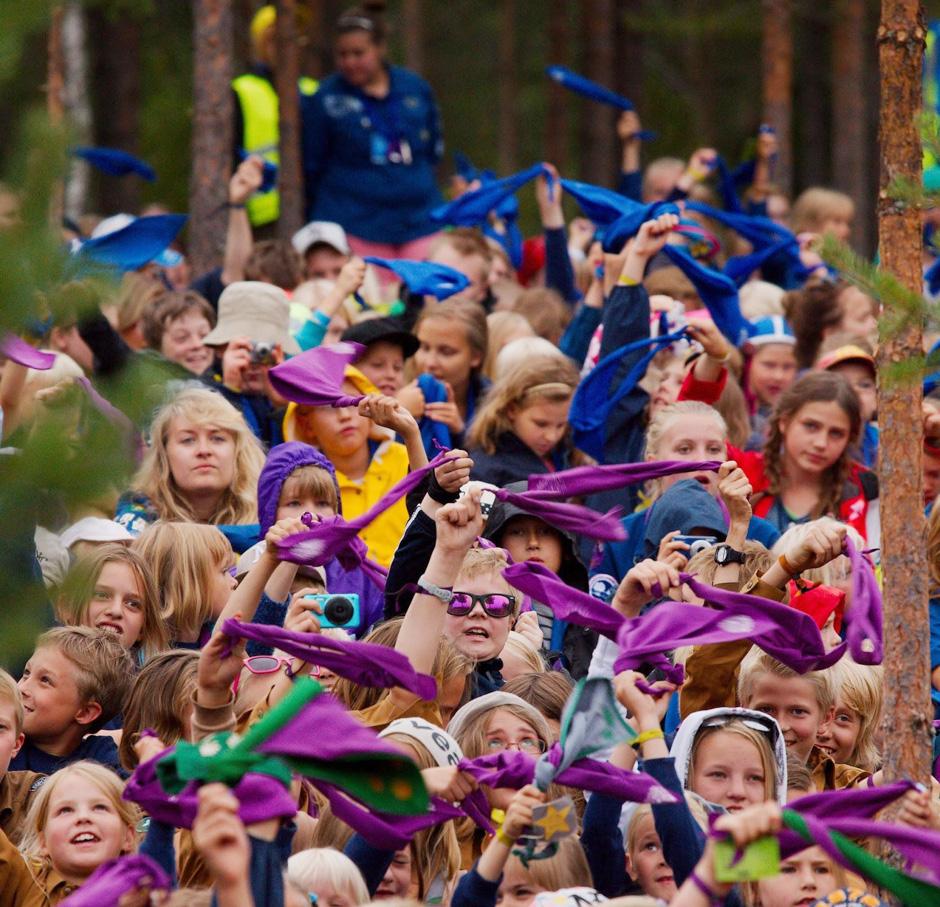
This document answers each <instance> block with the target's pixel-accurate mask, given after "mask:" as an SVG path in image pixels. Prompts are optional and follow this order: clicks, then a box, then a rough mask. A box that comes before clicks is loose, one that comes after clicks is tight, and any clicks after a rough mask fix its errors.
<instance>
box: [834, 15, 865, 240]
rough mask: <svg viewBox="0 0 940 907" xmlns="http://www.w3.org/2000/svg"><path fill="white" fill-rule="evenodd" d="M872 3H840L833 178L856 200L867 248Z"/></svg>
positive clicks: (858, 229) (857, 227)
mask: <svg viewBox="0 0 940 907" xmlns="http://www.w3.org/2000/svg"><path fill="white" fill-rule="evenodd" d="M866 5H867V3H866V0H840V2H839V3H838V5H837V9H836V15H835V20H834V22H835V24H834V28H833V32H832V174H833V177H834V182H835V186H836V188H837V189H840V190H841V191H842V192H845V193H846V194H847V195H849V196H851V198H852V200H853V201H854V202H855V210H856V212H857V214H856V217H855V222H854V230H853V232H854V237H853V238H854V240H855V244H856V246H857V247H858V248H864V249H867V248H869V247H870V243H871V235H870V233H871V231H870V225H871V216H870V214H871V212H870V210H868V208H869V206H868V204H867V201H868V196H869V193H868V152H869V149H868V144H867V142H866V141H865V133H866V122H867V117H866V113H867V111H866V100H867V98H866V94H865V40H866V36H867V33H866V30H865V7H866ZM866 213H868V215H869V216H868V217H866V216H865V214H866Z"/></svg>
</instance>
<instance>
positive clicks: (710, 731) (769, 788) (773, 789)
mask: <svg viewBox="0 0 940 907" xmlns="http://www.w3.org/2000/svg"><path fill="white" fill-rule="evenodd" d="M742 671H743V669H742ZM722 732H724V733H728V734H734V735H736V736H738V737H743V738H744V739H745V740H748V741H750V742H751V743H753V744H754V746H755V747H757V752H758V754H759V755H760V762H761V768H762V769H763V770H764V799H765V800H775V799H776V797H777V786H778V785H779V783H780V779H779V778H778V777H777V763H776V761H775V760H774V751H773V748H772V747H771V745H770V741H769V740H768V739H767V735H766V734H764V733H762V732H761V731H758V730H757V729H756V728H752V727H748V726H747V725H746V724H744V723H743V722H741V721H740V720H738V719H734V718H732V719H731V720H730V721H729V722H728V723H727V724H722V725H720V726H718V727H704V728H701V729H700V730H699V732H698V734H696V735H695V740H694V741H693V742H692V749H691V751H690V753H689V770H688V772H687V773H686V778H685V784H686V787H687V788H688V789H689V790H691V787H689V785H691V783H692V775H693V774H694V773H695V757H696V755H698V750H699V747H700V746H701V745H702V743H704V742H705V741H706V740H707V739H708V738H709V737H713V736H714V735H715V734H718V733H722Z"/></svg>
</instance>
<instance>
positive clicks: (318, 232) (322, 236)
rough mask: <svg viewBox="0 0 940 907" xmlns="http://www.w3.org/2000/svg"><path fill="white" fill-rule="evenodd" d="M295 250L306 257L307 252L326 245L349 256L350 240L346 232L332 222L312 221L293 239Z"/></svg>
mask: <svg viewBox="0 0 940 907" xmlns="http://www.w3.org/2000/svg"><path fill="white" fill-rule="evenodd" d="M291 243H293V246H294V248H295V249H296V250H297V252H298V253H299V254H300V255H306V254H307V250H308V249H309V248H310V247H311V246H314V245H316V244H317V243H325V244H326V245H328V246H329V247H330V248H331V249H335V250H336V251H337V252H339V254H340V255H349V254H350V249H349V240H347V239H346V231H345V230H344V229H343V228H342V227H341V226H340V225H339V224H336V223H333V221H330V220H312V221H310V223H309V224H306V225H305V226H303V227H301V228H300V229H299V230H298V231H297V232H296V233H295V234H294V236H293V238H292V239H291Z"/></svg>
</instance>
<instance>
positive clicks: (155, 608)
mask: <svg viewBox="0 0 940 907" xmlns="http://www.w3.org/2000/svg"><path fill="white" fill-rule="evenodd" d="M108 564H124V565H125V566H126V567H129V568H130V570H131V572H132V573H133V574H134V579H135V580H136V581H137V586H138V588H139V590H140V599H141V609H140V610H141V614H142V615H143V624H142V626H141V629H140V639H139V640H138V641H137V643H135V645H134V647H133V649H136V650H139V651H140V653H141V654H142V655H143V657H144V658H145V659H146V658H150V657H151V656H153V655H155V654H156V653H157V652H159V651H161V650H162V649H165V648H167V646H168V645H169V639H168V637H167V632H166V623H165V621H164V620H163V617H162V616H161V614H160V601H159V598H158V595H157V587H156V585H155V583H154V581H153V574H152V573H151V572H150V567H149V566H148V564H147V562H146V561H145V560H144V559H143V558H142V557H141V556H140V554H139V553H138V552H136V551H132V550H131V549H130V548H128V547H127V546H126V545H121V544H119V543H116V542H114V543H110V544H106V545H99V546H97V547H95V548H94V549H92V550H91V551H89V552H88V553H87V554H84V555H82V556H81V557H79V558H78V560H77V561H76V562H75V564H74V565H73V566H72V568H71V570H69V572H68V575H67V576H66V578H65V582H64V583H63V584H62V588H61V591H60V594H59V597H58V599H57V600H56V603H55V611H56V617H58V618H59V620H60V621H62V623H64V624H68V625H69V626H87V625H88V624H87V621H88V609H89V606H90V605H91V600H92V597H93V596H94V594H95V586H96V585H97V583H98V580H99V579H100V578H101V571H102V570H104V568H105V566H106V565H108Z"/></svg>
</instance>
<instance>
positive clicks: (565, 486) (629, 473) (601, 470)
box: [529, 460, 721, 500]
mask: <svg viewBox="0 0 940 907" xmlns="http://www.w3.org/2000/svg"><path fill="white" fill-rule="evenodd" d="M720 466H721V463H720V462H719V461H718V460H702V461H693V462H687V461H685V460H658V461H655V462H648V463H611V464H609V465H607V466H576V467H574V468H573V469H565V470H562V471H561V472H549V473H544V474H536V475H531V476H529V492H530V493H537V494H538V495H539V497H543V498H545V499H546V500H554V499H556V498H569V497H580V496H583V495H588V494H596V493H597V492H599V491H612V490H614V489H616V488H626V487H627V486H628V485H640V484H642V483H643V482H648V481H649V480H650V479H660V478H662V477H663V476H672V475H677V474H680V473H683V472H717V471H718V469H719V467H720Z"/></svg>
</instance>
